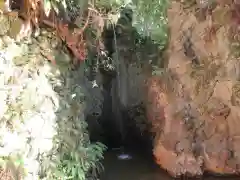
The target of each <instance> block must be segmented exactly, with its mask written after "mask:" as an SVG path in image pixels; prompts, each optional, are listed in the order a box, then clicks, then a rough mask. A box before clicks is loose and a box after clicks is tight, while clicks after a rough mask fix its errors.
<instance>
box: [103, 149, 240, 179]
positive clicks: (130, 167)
mask: <svg viewBox="0 0 240 180" xmlns="http://www.w3.org/2000/svg"><path fill="white" fill-rule="evenodd" d="M125 153H126V154H129V155H130V156H131V157H132V159H129V160H119V159H118V155H119V154H121V151H120V150H110V151H108V152H106V153H105V159H104V161H103V166H104V172H103V174H102V175H101V178H100V180H173V179H174V178H172V177H170V176H169V175H168V174H167V173H166V172H165V171H164V170H162V169H160V168H159V167H158V166H157V165H156V164H155V163H154V161H153V158H152V157H151V156H150V155H147V154H146V153H143V152H138V150H125ZM184 179H189V178H184ZM192 179H193V180H197V179H203V180H239V179H240V177H216V176H215V177H214V176H207V175H205V176H203V177H201V178H192Z"/></svg>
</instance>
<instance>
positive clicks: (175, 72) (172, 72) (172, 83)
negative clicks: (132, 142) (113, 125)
mask: <svg viewBox="0 0 240 180" xmlns="http://www.w3.org/2000/svg"><path fill="white" fill-rule="evenodd" d="M226 2H227V3H226ZM229 2H230V1H221V4H218V5H217V6H216V7H215V8H214V9H213V11H212V12H211V13H209V14H207V15H206V19H205V20H203V19H201V20H199V19H198V17H197V13H196V8H194V7H191V8H187V9H186V8H185V7H184V5H183V4H182V3H181V2H179V1H171V5H170V8H169V10H168V18H169V28H170V43H169V48H168V52H169V53H168V54H169V57H168V65H167V67H166V73H165V74H164V75H162V76H161V77H156V76H154V77H151V78H149V79H148V83H147V102H146V104H147V115H148V121H150V122H151V124H152V131H153V132H154V133H155V142H154V150H153V153H154V156H155V158H156V162H157V163H158V164H159V165H160V167H162V168H163V169H166V170H167V171H168V172H169V173H170V174H171V175H172V176H178V175H189V176H195V175H201V174H202V173H203V172H204V171H210V172H213V173H217V174H238V173H239V172H240V166H239V165H240V138H239V137H240V129H239V128H238V127H239V125H240V104H239V97H240V93H239V92H240V91H239V89H240V83H239V68H240V66H239V65H240V64H239V59H238V58H237V57H234V56H233V55H232V54H233V53H232V48H231V47H232V46H231V44H232V41H231V40H232V39H230V38H229V37H230V35H232V34H231V33H232V32H233V31H230V30H231V29H232V28H233V27H236V24H237V23H236V21H232V22H233V23H232V24H230V21H227V19H228V20H230V19H231V17H233V18H235V17H236V13H235V14H234V13H232V12H233V11H234V10H233V9H232V7H233V6H232V4H231V3H229ZM219 13H220V14H222V13H225V14H224V15H223V16H222V17H220V16H219ZM235 32H236V31H235ZM186 41H188V42H187V43H191V44H190V45H188V46H184V45H185V44H184V43H186ZM186 47H187V48H186ZM187 51H191V53H188V52H187ZM193 54H194V55H193ZM194 59H195V60H196V61H198V63H196V61H194Z"/></svg>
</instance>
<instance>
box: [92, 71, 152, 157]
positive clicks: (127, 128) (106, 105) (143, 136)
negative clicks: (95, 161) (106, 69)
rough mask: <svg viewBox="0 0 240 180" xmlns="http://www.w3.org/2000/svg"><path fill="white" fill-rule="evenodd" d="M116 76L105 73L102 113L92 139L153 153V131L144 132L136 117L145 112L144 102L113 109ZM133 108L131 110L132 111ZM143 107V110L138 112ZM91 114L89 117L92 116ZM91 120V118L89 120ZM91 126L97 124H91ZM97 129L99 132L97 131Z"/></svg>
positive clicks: (113, 146)
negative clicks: (112, 91)
mask: <svg viewBox="0 0 240 180" xmlns="http://www.w3.org/2000/svg"><path fill="white" fill-rule="evenodd" d="M113 79H114V77H112V76H109V75H104V81H103V84H102V85H103V90H102V94H103V99H104V101H103V104H102V114H101V116H100V117H99V118H98V119H97V122H98V124H97V126H98V127H91V129H92V130H91V131H89V133H90V139H91V141H93V142H96V141H100V142H102V143H103V144H105V145H106V146H107V147H108V149H109V150H110V149H115V148H120V147H124V148H127V149H135V150H141V151H145V152H149V153H151V154H152V136H151V133H149V132H147V131H144V132H142V131H141V130H140V128H139V127H138V126H137V125H136V121H135V119H134V118H135V117H134V116H139V115H140V113H144V107H143V105H142V104H140V105H138V106H136V107H131V108H124V107H123V106H122V105H121V104H118V105H116V106H115V107H117V108H118V109H117V111H118V112H119V113H116V110H113V108H114V106H113V104H112V103H113V98H116V97H113V96H112V93H111V90H112V88H114V87H112V80H113ZM130 109H131V112H130ZM139 109H141V112H138V111H139ZM91 117H92V116H89V117H88V118H91ZM118 121H121V123H122V129H123V130H121V127H120V122H118ZM87 122H91V120H87ZM90 126H96V125H95V124H90ZM96 131H97V132H96Z"/></svg>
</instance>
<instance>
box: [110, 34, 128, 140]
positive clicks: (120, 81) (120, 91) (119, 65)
mask: <svg viewBox="0 0 240 180" xmlns="http://www.w3.org/2000/svg"><path fill="white" fill-rule="evenodd" d="M114 46H115V49H116V51H115V53H114V55H113V59H114V62H115V63H116V64H115V65H116V71H117V76H116V78H115V79H114V80H113V82H112V97H113V103H112V106H113V111H114V114H115V118H116V122H117V125H118V127H119V130H120V135H121V143H122V145H123V142H124V139H125V134H126V133H125V131H124V119H123V118H124V117H123V110H124V109H125V108H126V106H127V83H126V82H127V80H128V75H127V68H126V65H125V64H124V63H123V62H121V60H120V57H119V51H118V47H117V37H116V32H115V31H114Z"/></svg>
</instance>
